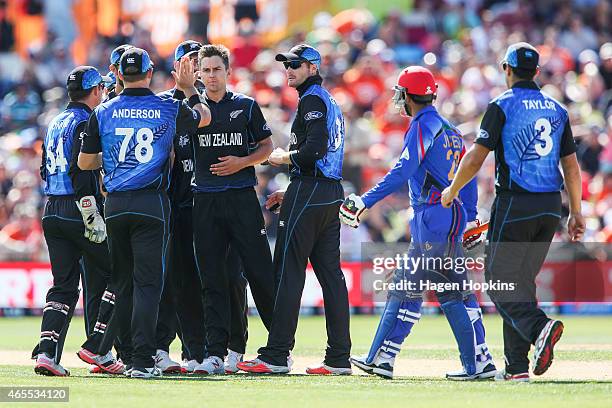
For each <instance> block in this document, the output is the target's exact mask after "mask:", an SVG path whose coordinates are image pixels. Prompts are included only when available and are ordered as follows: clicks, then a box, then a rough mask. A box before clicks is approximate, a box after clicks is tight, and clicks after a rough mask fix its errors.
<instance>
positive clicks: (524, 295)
mask: <svg viewBox="0 0 612 408" xmlns="http://www.w3.org/2000/svg"><path fill="white" fill-rule="evenodd" d="M560 214H561V195H560V194H559V193H509V192H500V193H498V194H497V196H496V198H495V201H494V202H493V207H492V211H491V219H490V221H489V231H488V233H487V245H486V248H485V254H486V269H485V279H486V280H487V281H493V282H494V283H495V282H498V281H499V282H502V283H504V284H507V286H506V288H503V289H500V290H489V291H488V292H487V293H488V294H489V296H490V297H491V300H492V301H493V303H494V304H495V307H496V308H497V310H498V311H499V313H500V315H501V317H502V319H503V334H504V355H505V358H506V371H507V372H508V373H512V374H518V373H524V372H528V371H529V358H528V353H529V349H530V347H531V345H532V344H535V342H536V340H537V338H538V336H539V334H540V332H541V331H542V329H543V328H544V326H545V325H546V323H547V322H548V320H549V319H548V317H547V316H546V314H545V313H544V312H543V311H542V309H540V308H539V307H538V303H537V299H536V284H535V279H536V276H537V274H538V273H539V272H540V268H541V267H542V264H543V263H544V260H545V258H546V255H547V253H548V249H549V247H550V243H551V241H552V238H553V236H554V234H555V231H556V229H557V226H558V225H559V219H560ZM510 285H513V286H514V290H507V287H508V286H510Z"/></svg>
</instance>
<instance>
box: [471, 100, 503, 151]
mask: <svg viewBox="0 0 612 408" xmlns="http://www.w3.org/2000/svg"><path fill="white" fill-rule="evenodd" d="M505 123H506V115H505V114H504V112H503V111H502V109H501V108H500V107H499V105H497V104H496V103H490V104H489V107H488V108H487V111H486V112H485V114H484V117H483V118H482V122H481V124H480V131H479V132H478V135H477V136H476V140H475V141H474V143H478V144H479V145H481V146H484V147H486V148H487V149H489V150H495V148H496V147H497V145H498V144H499V141H500V140H501V134H502V129H503V128H504V124H505Z"/></svg>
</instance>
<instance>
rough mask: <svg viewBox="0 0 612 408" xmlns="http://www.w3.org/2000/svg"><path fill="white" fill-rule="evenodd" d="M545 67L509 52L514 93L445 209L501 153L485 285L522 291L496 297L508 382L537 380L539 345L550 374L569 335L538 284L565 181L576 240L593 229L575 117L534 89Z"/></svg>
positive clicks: (533, 57) (469, 157)
mask: <svg viewBox="0 0 612 408" xmlns="http://www.w3.org/2000/svg"><path fill="white" fill-rule="evenodd" d="M538 61H539V55H538V51H537V50H536V49H535V48H534V47H533V46H531V45H530V44H527V43H524V42H523V43H516V44H513V45H511V46H510V47H508V50H507V51H506V55H505V58H504V60H503V61H502V64H501V65H502V68H503V70H504V74H505V78H506V84H507V85H508V88H509V89H508V90H507V91H506V92H504V93H503V94H501V95H500V96H498V97H497V98H495V99H493V101H491V103H490V104H489V107H488V109H487V111H486V113H485V115H484V117H483V119H482V124H481V126H480V132H479V134H478V137H477V138H476V142H475V144H474V146H473V147H472V149H471V150H470V151H469V152H468V153H467V154H466V155H465V157H464V158H463V160H462V161H461V164H460V166H459V170H458V171H457V174H456V175H455V179H454V180H453V182H452V184H451V185H450V186H449V187H448V188H447V189H445V190H444V192H443V194H442V203H443V204H444V205H445V206H449V205H451V203H452V201H453V200H454V199H455V198H456V197H457V194H458V192H459V190H460V189H461V188H462V187H463V186H464V185H465V184H466V183H467V182H468V181H469V180H470V179H471V178H472V177H474V175H475V174H476V172H477V171H478V170H479V169H480V167H481V166H482V163H483V162H484V160H485V158H486V157H487V155H488V153H489V151H491V150H493V151H495V162H496V166H495V169H496V185H495V187H496V193H497V195H496V197H495V202H494V203H493V208H492V210H491V220H490V222H489V225H490V226H489V231H488V234H487V242H488V244H487V246H486V254H487V261H486V270H485V278H486V279H487V281H489V280H499V281H501V282H505V283H513V284H516V286H515V290H514V291H511V292H502V291H497V290H495V291H492V290H489V291H488V293H489V296H490V297H491V300H493V302H494V303H495V306H496V307H497V310H498V311H499V313H500V314H501V316H502V318H503V320H504V355H505V358H506V369H505V371H504V372H501V373H498V376H497V377H496V379H499V380H507V381H529V360H528V358H527V354H528V353H529V349H530V346H531V344H534V345H535V351H534V359H533V373H534V374H535V375H541V374H544V372H546V370H547V369H548V367H550V364H551V363H552V359H553V348H554V346H555V343H556V342H557V341H558V340H559V338H560V337H561V334H562V333H563V323H561V322H560V321H558V320H552V319H549V318H548V317H547V316H546V314H545V313H544V312H543V311H542V309H540V308H538V304H537V300H536V297H535V289H536V288H535V277H536V275H537V274H538V272H539V271H540V268H541V267H542V263H543V262H544V259H545V258H546V254H547V252H548V248H549V246H550V242H551V240H552V238H553V235H554V233H555V230H556V229H557V226H558V224H559V220H560V218H561V194H560V191H561V189H563V184H564V182H565V186H566V188H567V192H568V194H569V204H570V216H569V220H568V233H569V235H570V237H571V239H572V240H573V241H577V240H579V239H580V238H581V237H582V234H583V232H584V228H585V224H584V219H583V217H582V215H581V208H580V199H581V195H582V191H581V190H582V189H581V181H580V169H579V166H578V161H577V159H576V153H575V152H576V145H575V143H574V138H573V136H572V130H571V128H570V124H569V118H568V113H567V110H566V109H565V107H563V106H562V105H561V104H560V103H559V102H557V101H556V100H555V99H553V98H552V97H550V96H549V95H547V94H545V93H544V92H542V91H541V90H540V88H539V87H538V85H537V84H536V83H535V82H534V80H533V79H534V77H535V76H536V74H537V73H538V70H539V68H538ZM559 164H561V168H562V171H563V174H562V173H561V171H560V170H559Z"/></svg>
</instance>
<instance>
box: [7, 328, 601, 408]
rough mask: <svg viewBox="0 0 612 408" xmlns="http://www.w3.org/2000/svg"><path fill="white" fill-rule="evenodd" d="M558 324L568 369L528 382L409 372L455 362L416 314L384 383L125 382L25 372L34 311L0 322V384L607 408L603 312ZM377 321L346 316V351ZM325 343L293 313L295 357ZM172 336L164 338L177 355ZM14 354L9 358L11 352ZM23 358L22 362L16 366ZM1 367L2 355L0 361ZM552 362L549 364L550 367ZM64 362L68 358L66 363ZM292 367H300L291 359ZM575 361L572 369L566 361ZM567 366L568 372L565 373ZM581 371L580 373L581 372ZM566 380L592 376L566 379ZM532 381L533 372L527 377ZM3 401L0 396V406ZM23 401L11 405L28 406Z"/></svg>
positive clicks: (94, 400)
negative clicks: (397, 370)
mask: <svg viewBox="0 0 612 408" xmlns="http://www.w3.org/2000/svg"><path fill="white" fill-rule="evenodd" d="M563 320H564V321H565V325H566V331H565V333H564V337H563V339H562V340H561V342H560V343H559V345H560V347H559V351H558V352H556V353H555V355H556V359H555V364H557V365H559V366H561V367H565V371H563V372H567V371H568V370H567V368H568V367H569V368H570V370H569V372H570V374H569V375H568V376H567V378H564V377H563V376H561V377H559V375H558V374H557V376H554V375H553V376H551V377H552V379H551V378H547V377H548V376H547V375H545V376H543V377H539V378H537V380H536V381H533V382H532V383H531V384H501V383H495V382H492V381H485V382H474V383H452V382H448V381H446V380H444V379H443V377H442V375H440V376H436V377H427V376H425V377H423V376H422V375H419V374H418V372H419V371H420V369H421V368H422V370H424V371H425V372H429V371H430V370H429V371H428V370H427V367H426V366H427V365H428V364H427V362H428V361H429V362H430V363H431V364H432V365H435V364H440V363H446V360H450V361H448V364H449V366H448V367H447V368H448V369H455V368H457V367H458V362H457V361H455V360H457V351H456V348H455V346H454V344H453V340H452V337H451V334H450V330H449V328H448V325H447V323H446V321H445V319H444V318H443V317H440V316H424V318H423V319H422V320H421V322H420V323H419V324H418V325H417V326H416V328H415V330H414V333H413V334H411V336H410V337H409V338H408V340H407V341H406V343H405V344H404V351H403V352H402V354H401V358H400V359H399V362H398V365H400V364H401V365H402V366H403V367H407V368H410V372H415V373H416V374H415V375H414V376H407V377H399V378H396V379H394V380H391V381H389V380H383V379H380V378H377V377H366V376H361V375H359V376H357V375H354V376H352V377H332V378H330V377H309V376H306V375H302V373H303V369H298V370H295V373H294V374H292V375H287V376H264V377H258V376H251V375H246V374H238V375H231V376H214V377H196V376H166V377H163V378H161V379H157V380H149V381H146V380H131V379H127V378H118V377H114V378H113V377H110V376H103V375H102V376H101V375H91V374H89V373H88V371H87V368H86V367H85V365H84V364H81V363H80V362H78V363H76V364H73V365H74V366H75V367H77V368H71V372H72V376H71V377H69V378H49V377H41V376H37V375H36V374H34V371H33V369H32V364H30V365H25V364H28V362H27V360H24V359H25V356H26V355H27V354H28V353H29V351H30V350H31V349H32V346H33V345H34V343H35V342H36V341H37V337H38V330H39V324H40V321H39V319H38V318H15V319H11V318H5V319H0V355H2V356H4V357H5V358H7V357H10V358H9V359H10V360H11V361H13V362H12V363H11V364H21V365H0V386H68V387H70V403H69V404H66V403H58V404H45V405H44V406H53V405H58V406H67V405H71V406H76V407H88V406H102V405H103V406H115V407H123V406H129V407H141V406H142V407H149V406H155V407H165V406H172V407H178V406H192V405H196V404H197V405H200V406H204V407H208V406H226V407H227V406H241V407H242V406H275V407H276V406H291V407H294V406H295V407H298V406H308V407H315V406H333V407H335V406H347V407H357V406H370V407H381V406H384V407H391V406H401V407H418V406H428V407H431V406H442V407H455V406H457V407H469V406H475V407H479V408H481V407H488V406H495V407H499V406H508V407H520V408H524V407H528V406H534V407H555V408H557V407H566V406H567V407H570V406H580V407H602V406H612V404H611V403H610V395H612V380H609V379H608V380H605V379H604V378H610V374H611V373H610V372H607V373H606V372H594V373H590V372H588V367H591V366H592V365H595V366H594V367H599V369H600V370H601V369H602V368H601V367H604V368H603V370H610V369H612V317H564V318H563ZM377 322H378V318H377V317H372V316H354V317H353V318H352V320H351V334H352V340H353V352H354V353H355V354H360V353H365V352H366V351H367V349H368V347H369V342H370V340H371V337H372V335H373V332H374V330H375V328H376V324H377ZM485 325H486V327H487V329H488V333H487V340H488V343H489V346H490V348H491V350H492V353H493V355H494V357H495V358H496V361H497V363H498V367H499V366H501V364H502V342H501V321H500V320H499V319H498V318H497V317H494V316H486V317H485ZM249 328H250V338H249V347H248V350H247V356H248V357H250V356H253V355H254V353H255V352H256V349H257V348H258V347H259V346H260V345H261V344H263V342H264V339H265V336H264V329H263V326H262V325H261V323H260V322H259V319H258V318H251V319H250V327H249ZM82 340H83V321H82V319H80V318H75V319H74V320H73V323H72V325H71V330H70V333H69V334H68V339H67V341H66V348H65V352H64V355H65V358H64V361H68V362H74V357H73V356H74V353H75V352H76V350H77V349H78V347H79V345H80V343H81V342H82ZM324 347H325V324H324V320H323V318H321V317H302V318H301V320H300V324H299V328H298V334H297V343H296V347H295V350H294V356H295V358H296V362H297V363H299V362H300V360H308V361H309V362H311V361H316V359H318V358H320V357H321V356H322V350H324ZM178 348H179V342H178V341H175V342H174V344H173V351H175V352H178ZM13 357H15V358H14V359H13ZM22 361H23V363H21V362H22ZM3 364H4V362H3ZM555 364H553V368H551V371H552V370H553V369H554V368H555ZM66 365H67V366H71V364H69V363H66ZM296 366H299V364H296ZM574 367H575V368H574ZM574 371H575V373H576V374H578V373H581V375H578V376H576V377H574V376H573V375H572V374H571V373H573V372H574ZM585 371H586V372H585ZM572 378H593V379H592V380H588V379H587V380H575V379H572ZM532 379H533V377H532ZM2 405H5V406H6V405H7V404H2V403H0V406H2ZM27 405H29V404H23V403H22V404H20V405H19V406H27Z"/></svg>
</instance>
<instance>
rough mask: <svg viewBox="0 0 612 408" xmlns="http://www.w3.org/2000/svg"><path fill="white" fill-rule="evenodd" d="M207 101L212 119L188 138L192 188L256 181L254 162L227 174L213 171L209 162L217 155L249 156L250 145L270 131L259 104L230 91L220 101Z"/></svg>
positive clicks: (217, 188)
mask: <svg viewBox="0 0 612 408" xmlns="http://www.w3.org/2000/svg"><path fill="white" fill-rule="evenodd" d="M204 96H206V92H204ZM206 102H207V103H208V106H209V108H210V112H211V115H212V120H211V122H210V124H209V125H208V126H206V127H203V128H199V129H198V130H197V135H196V137H195V138H194V139H192V141H191V142H192V144H191V147H192V150H193V160H194V163H193V164H194V171H195V174H194V177H193V181H192V190H193V192H220V191H226V190H229V189H237V188H245V187H252V186H254V185H256V184H257V178H256V176H255V168H254V167H253V166H250V167H246V168H244V169H242V170H240V171H239V172H237V173H234V174H231V175H229V176H217V175H214V174H212V173H211V172H210V166H211V165H212V164H216V163H219V162H220V160H219V157H223V156H236V157H244V156H248V155H249V153H250V152H251V150H252V149H253V145H255V144H257V143H259V142H261V141H262V140H264V139H266V138H268V137H270V136H271V135H272V132H271V131H270V127H269V126H268V124H267V122H266V119H265V118H264V116H263V113H262V112H261V108H260V107H259V105H258V104H257V102H256V101H255V100H254V99H253V98H251V97H248V96H246V95H243V94H240V93H234V92H230V91H227V92H226V93H225V95H224V96H223V98H222V99H221V100H220V101H219V102H215V101H213V100H211V99H209V98H208V97H207V98H206Z"/></svg>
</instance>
